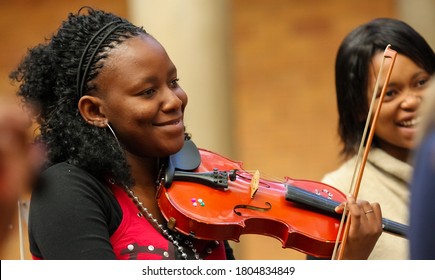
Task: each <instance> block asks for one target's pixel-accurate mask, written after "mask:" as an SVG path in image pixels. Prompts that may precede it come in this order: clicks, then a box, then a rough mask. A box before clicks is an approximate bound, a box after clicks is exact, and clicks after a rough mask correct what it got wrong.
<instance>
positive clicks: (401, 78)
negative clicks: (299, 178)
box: [322, 18, 435, 259]
mask: <svg viewBox="0 0 435 280" xmlns="http://www.w3.org/2000/svg"><path fill="white" fill-rule="evenodd" d="M388 44H391V48H392V49H394V50H395V51H397V53H398V55H397V58H396V61H395V64H394V68H393V70H392V74H391V78H390V80H389V83H388V85H387V90H386V94H385V97H384V99H383V103H382V107H381V110H380V113H379V118H378V122H377V124H376V126H375V132H374V139H373V144H372V147H371V150H370V153H369V155H368V160H367V164H366V167H365V170H364V176H363V177H362V181H361V186H360V191H359V195H358V198H360V199H363V200H368V201H377V202H379V204H380V205H381V207H382V213H383V216H385V217H388V218H389V219H392V220H395V221H397V222H399V223H402V224H408V213H409V208H408V200H409V180H410V176H411V174H412V166H411V165H410V163H409V157H410V153H411V151H412V149H413V148H414V134H415V130H416V126H417V124H418V122H419V118H418V117H417V110H418V108H419V106H420V103H421V102H422V100H423V95H424V94H423V93H424V90H425V88H426V87H427V84H428V82H429V80H430V79H431V75H432V74H433V73H434V72H435V56H434V52H433V50H432V49H431V47H430V46H429V45H428V44H427V42H426V41H425V39H424V38H423V37H422V36H420V35H419V34H418V33H417V32H416V31H415V30H414V29H413V28H411V27H410V26H409V25H408V24H406V23H404V22H402V21H399V20H395V19H387V18H383V19H375V20H372V21H370V22H368V23H366V24H363V25H361V26H359V27H357V28H356V29H354V30H353V31H352V32H350V33H349V34H348V35H347V36H346V38H345V39H344V40H343V42H342V44H341V46H340V48H339V50H338V54H337V58H336V68H335V71H336V72H335V74H336V94H337V105H338V112H339V135H340V138H341V141H342V142H343V149H342V152H341V154H342V155H343V156H344V159H345V162H344V163H343V164H342V165H341V166H340V167H339V168H338V169H337V170H335V171H333V172H331V173H329V174H327V175H326V176H325V177H324V178H323V179H322V182H324V183H326V184H329V185H331V186H334V187H336V188H338V189H340V190H342V191H343V192H345V193H348V192H349V187H350V185H351V181H352V176H353V173H354V168H355V161H356V157H357V152H358V147H359V144H360V141H361V138H362V133H363V130H364V126H365V122H366V116H367V114H368V108H369V104H370V101H371V100H372V95H373V92H374V86H375V82H376V78H377V75H378V71H379V68H380V64H381V61H382V57H383V51H384V49H385V47H386V46H387V45H388ZM384 67H387V63H386V64H385V65H384ZM382 86H383V85H382V80H381V82H380V85H379V88H382ZM376 100H377V102H378V101H379V98H378V97H377V99H376ZM367 215H371V214H367ZM408 246H409V245H408V241H407V239H406V238H403V237H398V236H395V235H391V234H387V233H384V234H382V236H381V237H380V238H379V240H378V242H377V244H376V246H375V248H374V250H373V252H372V253H371V255H370V257H369V259H407V258H408V250H409V248H408Z"/></svg>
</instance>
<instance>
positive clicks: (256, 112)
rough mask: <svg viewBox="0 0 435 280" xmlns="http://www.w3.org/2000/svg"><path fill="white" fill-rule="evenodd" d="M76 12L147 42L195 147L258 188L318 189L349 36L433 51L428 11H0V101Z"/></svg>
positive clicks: (72, 6)
mask: <svg viewBox="0 0 435 280" xmlns="http://www.w3.org/2000/svg"><path fill="white" fill-rule="evenodd" d="M84 5H86V6H91V7H94V8H100V9H104V10H106V11H110V12H113V13H115V14H118V15H120V16H123V17H126V18H128V19H130V20H131V21H132V22H133V23H135V24H137V25H142V26H144V28H145V29H146V30H147V31H148V32H149V33H151V34H152V35H153V36H154V37H156V38H157V39H158V40H159V41H160V42H161V43H162V44H163V46H164V47H165V48H166V50H167V51H168V53H169V55H170V57H171V58H172V60H173V61H174V63H175V65H176V66H177V68H178V73H179V77H180V83H181V86H182V87H183V88H184V89H185V91H186V92H187V94H188V95H189V105H188V107H187V112H186V120H185V121H186V125H187V130H188V131H189V132H190V133H191V134H192V135H193V140H194V141H195V143H196V144H197V145H198V146H199V147H202V148H206V149H209V150H212V151H215V152H217V153H220V154H222V155H225V156H227V157H229V158H231V159H234V160H238V161H241V162H243V167H244V169H246V170H254V169H258V170H259V171H260V173H261V175H262V177H266V178H269V179H273V178H276V179H283V178H284V177H285V176H288V177H291V178H294V179H310V180H320V179H321V177H322V176H323V174H324V173H326V172H328V171H330V170H332V169H334V168H335V167H337V165H338V164H339V157H338V152H339V149H340V144H339V139H338V134H337V110H336V103H335V92H334V89H335V88H334V87H335V86H334V61H335V54H336V52H337V50H338V46H339V44H340V43H341V41H342V40H343V38H344V36H346V34H347V33H348V32H350V31H351V30H352V29H354V28H355V27H357V26H358V25H360V24H363V23H365V22H367V21H369V20H371V19H374V18H377V17H393V18H398V19H402V20H404V21H406V22H407V23H409V24H410V25H411V26H413V27H414V28H415V29H416V30H417V31H419V32H420V33H421V34H422V35H423V36H424V37H425V38H426V39H427V40H428V42H429V43H430V44H431V46H432V48H434V47H435V32H434V29H433V27H434V26H435V0H416V1H415V0H365V1H359V0H304V1H299V0H267V1H265V0H209V1H203V0H158V1H157V0H154V1H152V0H117V1H103V0H87V1H82V0H74V1H73V0H71V1H58V0H14V1H7V0H0V38H1V44H0V95H13V94H14V93H15V90H16V88H15V86H14V85H13V84H11V83H10V81H9V79H8V75H9V72H10V71H12V70H13V69H14V68H15V67H16V66H17V64H18V63H19V62H20V60H21V59H22V58H23V56H24V54H25V53H26V51H27V49H28V48H30V47H33V46H34V45H36V44H38V43H41V42H43V41H44V39H45V38H49V37H50V36H51V35H52V34H53V33H54V32H55V31H56V29H57V28H58V27H59V25H60V23H61V22H62V20H64V19H65V18H66V16H67V14H68V13H70V12H77V11H78V9H79V8H80V7H81V6H84ZM392 48H393V49H394V46H392ZM24 226H25V225H24ZM10 227H11V235H10V238H9V241H8V242H7V244H5V245H4V247H2V248H0V259H19V258H20V253H19V241H18V225H17V224H13V225H11V226H10ZM24 239H25V242H27V240H26V236H24ZM231 244H232V246H233V248H234V249H235V255H236V258H238V259H303V258H305V255H304V254H303V253H301V252H298V251H296V250H293V249H282V248H281V242H280V241H279V240H277V239H275V238H270V237H264V236H257V235H249V236H242V237H241V239H240V242H231ZM26 246H27V243H26ZM26 249H27V247H26ZM25 258H27V259H28V258H30V257H29V254H28V252H26V253H25Z"/></svg>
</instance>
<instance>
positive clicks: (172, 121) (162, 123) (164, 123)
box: [154, 118, 181, 126]
mask: <svg viewBox="0 0 435 280" xmlns="http://www.w3.org/2000/svg"><path fill="white" fill-rule="evenodd" d="M180 122H181V118H178V119H175V120H170V121H167V122H161V123H155V124H154V125H155V126H167V125H177V124H179V123H180Z"/></svg>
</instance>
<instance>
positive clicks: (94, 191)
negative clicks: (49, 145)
mask: <svg viewBox="0 0 435 280" xmlns="http://www.w3.org/2000/svg"><path fill="white" fill-rule="evenodd" d="M104 194H105V195H104ZM102 195H103V196H102ZM107 195H109V189H108V187H107V186H106V185H105V184H104V183H103V182H101V181H99V180H98V179H97V178H95V177H94V176H92V175H91V174H89V173H88V172H86V171H85V170H83V169H81V168H79V167H77V166H74V165H72V164H68V163H65V162H62V163H57V164H55V165H52V166H50V167H48V168H47V169H45V170H44V171H43V172H42V173H41V174H40V176H39V178H38V180H37V184H36V186H35V188H34V190H33V191H32V200H38V199H43V200H50V199H56V200H60V201H63V200H70V199H71V198H77V197H84V196H88V197H89V196H92V197H104V196H107Z"/></svg>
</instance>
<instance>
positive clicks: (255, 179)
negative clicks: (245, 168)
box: [250, 169, 260, 198]
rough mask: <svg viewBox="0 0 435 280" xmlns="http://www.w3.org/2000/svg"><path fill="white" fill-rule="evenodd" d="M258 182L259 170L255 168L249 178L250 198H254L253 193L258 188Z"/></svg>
mask: <svg viewBox="0 0 435 280" xmlns="http://www.w3.org/2000/svg"><path fill="white" fill-rule="evenodd" d="M259 184H260V171H258V169H257V170H255V173H254V175H253V176H252V178H251V188H250V189H251V198H254V196H255V193H256V192H257V190H258V185H259Z"/></svg>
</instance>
